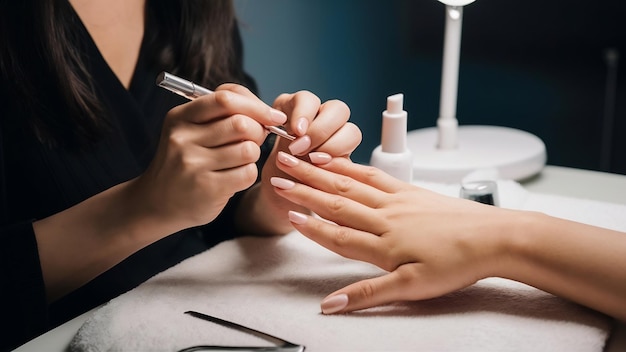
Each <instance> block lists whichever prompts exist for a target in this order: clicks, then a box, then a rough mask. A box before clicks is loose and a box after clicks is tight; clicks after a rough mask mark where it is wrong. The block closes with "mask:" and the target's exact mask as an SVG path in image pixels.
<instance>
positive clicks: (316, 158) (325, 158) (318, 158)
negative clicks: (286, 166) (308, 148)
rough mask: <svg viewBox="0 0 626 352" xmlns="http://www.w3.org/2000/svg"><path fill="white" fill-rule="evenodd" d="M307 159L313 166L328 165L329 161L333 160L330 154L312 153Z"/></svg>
mask: <svg viewBox="0 0 626 352" xmlns="http://www.w3.org/2000/svg"><path fill="white" fill-rule="evenodd" d="M309 159H311V162H312V163H313V164H318V165H322V164H328V163H329V162H330V161H331V160H333V157H332V156H330V154H328V153H324V152H313V153H309Z"/></svg>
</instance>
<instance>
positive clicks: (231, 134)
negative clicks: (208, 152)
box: [199, 114, 267, 147]
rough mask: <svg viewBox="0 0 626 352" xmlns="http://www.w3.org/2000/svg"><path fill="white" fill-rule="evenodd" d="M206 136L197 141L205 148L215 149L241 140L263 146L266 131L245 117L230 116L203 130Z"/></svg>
mask: <svg viewBox="0 0 626 352" xmlns="http://www.w3.org/2000/svg"><path fill="white" fill-rule="evenodd" d="M205 131H206V134H205V136H203V138H202V140H200V141H199V143H200V144H201V145H204V146H206V147H215V146H220V145H225V144H228V143H234V142H238V141H242V140H249V141H253V142H255V143H256V144H257V145H261V144H263V141H265V138H266V137H267V131H266V129H265V128H264V127H263V126H262V125H261V124H260V123H258V122H257V121H255V120H254V119H252V118H250V117H249V116H245V115H239V114H237V115H232V116H230V117H227V118H224V119H220V120H217V121H215V122H213V123H211V124H210V128H207V129H205Z"/></svg>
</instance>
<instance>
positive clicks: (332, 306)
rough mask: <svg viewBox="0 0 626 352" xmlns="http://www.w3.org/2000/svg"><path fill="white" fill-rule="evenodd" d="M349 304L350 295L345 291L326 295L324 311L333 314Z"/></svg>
mask: <svg viewBox="0 0 626 352" xmlns="http://www.w3.org/2000/svg"><path fill="white" fill-rule="evenodd" d="M347 305H348V295H346V294H345V293H342V294H339V295H335V296H330V297H326V299H324V300H323V301H322V304H321V306H322V313H324V314H333V313H337V312H338V311H340V310H342V309H344V308H345V307H346V306H347Z"/></svg>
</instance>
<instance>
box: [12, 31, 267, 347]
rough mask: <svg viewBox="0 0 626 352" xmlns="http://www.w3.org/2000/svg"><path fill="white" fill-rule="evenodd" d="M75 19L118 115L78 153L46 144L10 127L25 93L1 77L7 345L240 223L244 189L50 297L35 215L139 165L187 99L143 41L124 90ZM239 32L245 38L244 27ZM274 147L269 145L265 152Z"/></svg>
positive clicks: (127, 175) (131, 173) (135, 171)
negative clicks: (219, 207) (210, 213)
mask: <svg viewBox="0 0 626 352" xmlns="http://www.w3.org/2000/svg"><path fill="white" fill-rule="evenodd" d="M77 23H78V25H77V27H79V28H76V30H77V31H79V32H81V33H82V34H83V36H84V40H85V44H86V47H87V48H88V57H89V60H90V61H89V62H88V65H89V69H90V73H91V75H92V77H93V79H94V82H95V85H96V87H97V89H98V91H99V94H100V96H101V98H102V101H103V102H104V103H105V104H106V106H107V108H108V110H109V112H110V113H111V114H110V115H111V120H112V123H113V129H112V132H111V133H107V135H106V136H105V138H103V140H102V141H100V142H98V144H97V145H96V147H95V148H94V150H90V151H88V152H85V153H80V154H79V153H75V152H71V151H67V150H64V149H63V148H55V149H51V148H47V147H45V146H43V145H42V144H40V143H39V142H38V141H37V140H36V139H35V138H34V137H33V135H32V134H31V132H29V131H28V130H27V129H26V128H20V127H16V126H14V125H11V127H8V126H7V123H6V120H7V119H6V117H7V116H14V115H15V114H17V109H18V108H17V107H16V105H17V104H15V103H14V102H15V101H19V99H20V97H19V96H16V94H15V93H13V94H11V90H10V87H11V84H10V82H1V83H0V88H2V89H0V91H5V92H6V94H5V95H3V96H2V97H0V106H1V107H2V112H1V113H2V114H3V115H0V210H2V213H0V243H1V244H0V307H1V308H0V312H2V318H1V321H2V325H3V326H4V328H3V331H2V335H3V338H2V339H0V349H1V350H4V349H7V348H14V347H17V346H18V345H20V344H22V343H24V342H26V341H27V340H28V339H31V338H33V337H35V336H37V335H39V334H41V333H43V332H45V331H47V330H49V329H51V328H53V327H55V326H57V325H59V324H62V323H64V322H65V321H67V320H69V319H71V318H73V317H75V316H77V315H79V314H81V313H83V312H85V311H87V310H89V309H92V308H94V307H96V306H98V305H100V304H102V303H105V302H107V301H108V300H110V299H111V298H114V297H115V296H117V295H119V294H121V293H124V292H125V291H128V290H129V289H132V288H133V287H135V286H137V285H138V284H140V283H141V282H143V281H145V280H146V279H148V278H150V277H151V276H153V275H155V274H157V273H159V272H160V271H163V270H165V269H167V268H168V267H171V266H172V265H175V264H176V263H178V262H180V261H181V260H183V259H185V258H188V257H189V256H191V255H194V254H197V253H199V252H201V251H203V250H206V249H207V248H209V247H211V246H213V245H215V244H216V243H218V242H220V241H223V240H226V239H229V238H231V236H232V235H233V233H234V230H233V223H232V218H233V217H232V211H233V207H234V205H235V204H236V202H237V200H238V195H236V196H235V197H233V199H231V201H230V202H229V204H228V205H227V207H226V208H225V209H224V211H223V212H222V214H221V215H220V216H219V217H218V218H217V219H216V220H215V221H213V222H212V223H211V224H208V225H206V226H203V227H199V228H194V229H188V230H185V231H181V232H179V233H176V234H173V235H171V236H169V237H166V238H164V239H162V240H161V241H158V242H156V243H154V244H152V245H150V246H148V247H146V248H144V249H143V250H141V251H139V252H137V253H135V254H134V255H132V256H131V257H129V258H127V259H126V260H124V261H123V262H121V263H120V264H118V265H117V266H115V267H114V268H112V269H111V270H109V271H107V272H105V273H103V274H102V275H100V276H99V277H97V278H95V279H94V280H92V281H91V282H89V283H88V284H86V285H84V286H83V287H81V288H79V289H78V290H76V291H74V292H72V293H70V294H69V295H67V296H65V297H63V298H61V299H60V300H58V301H56V302H54V303H53V304H51V305H48V304H47V303H46V297H45V288H44V283H43V277H42V272H41V267H40V263H39V257H38V251H37V243H36V240H35V236H34V233H33V227H32V222H33V220H35V219H42V218H45V217H47V216H49V215H52V214H55V213H58V212H60V211H62V210H65V209H67V208H69V207H71V206H72V205H74V204H77V203H79V202H81V201H83V200H84V199H87V198H89V197H91V196H93V195H95V194H97V193H100V192H102V191H104V190H106V189H108V188H110V187H112V186H114V185H116V184H119V183H121V182H124V181H127V180H129V179H131V178H134V177H136V176H138V175H139V174H141V173H142V171H143V170H144V169H145V168H146V167H147V166H148V164H149V162H150V160H151V158H152V156H153V154H154V152H155V150H156V146H157V142H158V138H159V134H160V130H161V123H162V121H163V118H164V116H165V114H166V113H167V111H168V110H169V109H171V108H172V107H174V106H176V105H178V104H181V103H185V102H186V101H185V100H184V98H182V97H179V96H178V95H175V94H173V93H170V92H168V91H166V90H164V89H162V88H159V87H157V86H156V85H155V78H156V76H157V74H158V73H159V72H160V71H161V70H160V69H159V68H155V67H148V64H147V60H145V57H144V48H143V46H142V49H141V52H140V55H139V60H138V63H137V67H136V69H135V73H134V76H133V78H132V82H131V85H130V88H129V90H126V89H125V88H124V86H123V85H122V84H121V83H120V81H119V80H118V79H117V77H116V76H115V74H114V73H113V72H112V70H111V69H110V67H109V66H108V65H107V63H106V62H105V60H104V58H103V57H102V56H101V54H100V52H99V51H98V49H97V47H96V45H95V43H94V42H93V40H92V38H91V37H90V36H89V33H88V32H87V30H86V28H85V27H84V26H83V25H82V24H81V23H80V21H77ZM234 40H235V41H236V42H237V44H238V45H239V46H240V44H241V43H240V38H239V36H238V33H237V32H236V31H235V36H234ZM239 59H240V60H239V62H241V57H240V58H239ZM250 85H251V86H252V87H251V88H252V89H254V82H252V81H250ZM41 94H45V91H44V92H41ZM51 108H52V109H54V107H51ZM4 114H7V115H4ZM9 114H13V115H9ZM2 116H4V117H2ZM268 150H269V148H268V146H267V145H265V146H264V148H263V155H264V156H266V155H267V153H268ZM262 159H264V158H262Z"/></svg>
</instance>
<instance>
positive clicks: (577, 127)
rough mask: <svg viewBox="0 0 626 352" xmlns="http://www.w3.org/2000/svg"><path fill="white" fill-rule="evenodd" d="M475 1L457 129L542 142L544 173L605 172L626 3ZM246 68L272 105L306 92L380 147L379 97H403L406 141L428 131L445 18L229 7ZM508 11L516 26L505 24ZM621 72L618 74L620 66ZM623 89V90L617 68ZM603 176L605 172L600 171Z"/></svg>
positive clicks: (361, 156)
mask: <svg viewBox="0 0 626 352" xmlns="http://www.w3.org/2000/svg"><path fill="white" fill-rule="evenodd" d="M568 4H569V6H568V7H567V8H563V7H562V4H561V1H560V0H525V1H523V2H522V1H518V2H510V1H502V0H480V1H477V2H476V3H474V4H472V5H469V6H467V7H466V8H465V18H464V26H463V48H462V56H461V68H460V69H461V71H460V81H459V98H458V109H457V112H458V113H457V118H458V119H459V123H460V124H488V125H501V126H508V127H513V128H518V129H522V130H526V131H529V132H531V133H533V134H536V135H538V136H539V137H540V138H542V139H543V140H544V142H545V143H546V146H547V149H548V163H550V164H553V165H563V166H572V167H580V168H586V169H602V168H603V166H602V165H600V161H599V160H600V159H601V153H602V150H601V149H602V148H601V144H602V141H603V140H606V138H607V135H606V133H605V134H603V119H605V116H604V115H605V114H606V111H608V110H607V109H606V107H607V106H606V99H605V98H606V96H607V85H606V82H607V72H608V70H607V67H606V63H605V61H604V60H603V53H604V52H605V51H606V49H607V48H616V49H618V50H622V52H626V47H624V44H625V43H626V22H624V21H623V20H622V18H625V17H626V1H623V0H598V1H595V2H589V1H588V0H570V1H569V2H568ZM235 6H236V9H237V13H238V16H239V19H240V22H241V29H242V36H243V40H244V51H245V66H246V69H247V71H248V72H249V73H250V74H251V75H252V76H253V77H255V79H256V80H257V84H258V86H259V89H260V96H261V98H262V99H263V100H264V101H266V102H267V103H271V102H272V101H273V99H274V98H275V97H276V96H277V95H278V94H280V93H282V92H294V91H297V90H301V89H306V90H310V91H312V92H314V93H315V94H317V95H318V96H320V98H322V100H327V99H333V98H337V99H341V100H343V101H345V102H346V103H347V104H348V105H349V106H350V108H351V111H352V117H351V120H352V121H353V122H355V123H356V124H358V125H359V127H360V128H361V129H362V131H363V135H364V140H363V142H362V144H361V145H360V146H359V148H358V149H357V150H356V151H355V153H354V154H353V159H354V160H355V161H357V162H362V163H367V162H368V161H369V157H370V153H371V151H372V150H373V149H374V147H376V145H378V144H379V143H380V125H381V112H382V111H383V110H384V108H385V103H386V97H387V96H388V95H391V94H395V93H399V92H401V93H404V94H405V109H406V110H407V111H408V113H409V130H412V129H416V128H423V127H431V126H434V125H435V121H436V118H437V115H438V110H439V87H440V77H441V51H442V45H443V30H444V8H443V5H442V4H440V3H439V2H437V1H435V0H297V1H294V0H291V1H289V0H271V1H269V0H268V1H258V0H256V1H252V0H235ZM512 11H514V13H515V16H507V14H511V13H513V12H512ZM619 62H623V59H620V61H619ZM618 72H619V80H618V81H619V82H624V79H626V77H625V75H626V69H623V68H622V67H620V70H619V71H618ZM612 93H613V94H615V96H616V97H617V103H616V104H615V106H613V110H614V112H615V114H614V115H615V116H614V117H615V122H614V125H613V126H611V128H609V130H610V131H611V133H612V135H610V136H609V137H612V141H611V143H610V146H611V153H610V159H611V166H610V171H613V172H620V173H626V139H624V138H623V137H622V136H623V135H624V134H626V86H624V87H623V85H620V84H618V85H617V88H615V87H614V91H613V92H612ZM606 171H609V170H606Z"/></svg>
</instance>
